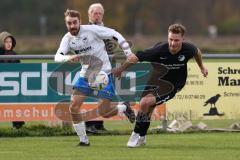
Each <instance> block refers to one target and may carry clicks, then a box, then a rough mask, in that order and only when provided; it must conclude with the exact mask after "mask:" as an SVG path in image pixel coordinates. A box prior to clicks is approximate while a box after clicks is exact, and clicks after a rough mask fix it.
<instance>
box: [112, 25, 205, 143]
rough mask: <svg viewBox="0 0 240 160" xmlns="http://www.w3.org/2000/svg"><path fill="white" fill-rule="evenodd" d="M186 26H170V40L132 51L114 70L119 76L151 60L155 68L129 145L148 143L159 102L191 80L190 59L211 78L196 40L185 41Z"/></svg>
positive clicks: (168, 97) (143, 94) (143, 95)
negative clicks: (132, 66) (138, 63)
mask: <svg viewBox="0 0 240 160" xmlns="http://www.w3.org/2000/svg"><path fill="white" fill-rule="evenodd" d="M185 32H186V29H185V27H184V26H183V25H181V24H173V25H171V26H169V28H168V42H160V43H157V44H156V45H155V46H153V47H152V48H149V49H146V50H144V51H138V52H137V53H136V55H134V54H132V55H131V56H130V57H128V58H127V60H126V61H125V62H124V63H123V64H122V65H121V66H120V67H118V68H115V69H113V70H112V72H113V74H114V75H115V76H116V77H120V76H121V73H122V72H123V71H124V70H126V69H127V68H128V67H129V66H131V65H132V64H134V63H137V62H138V61H140V62H142V61H146V62H151V64H152V66H153V71H152V72H151V76H150V79H149V81H148V82H147V85H146V87H145V89H144V91H143V93H142V97H141V100H140V103H139V105H140V109H139V112H138V115H137V118H136V124H135V128H134V131H133V132H132V135H131V137H130V138H129V141H128V143H127V146H128V147H139V146H142V145H144V144H146V134H147V130H148V128H149V126H150V117H151V114H152V111H153V109H154V108H155V107H156V105H159V104H162V103H164V102H166V101H168V100H170V99H171V98H173V97H174V96H175V94H176V93H177V92H178V91H180V90H181V89H182V88H183V87H184V85H185V83H186V79H187V62H188V60H189V59H191V58H193V57H194V59H195V60H196V62H197V64H198V66H199V68H200V70H201V73H202V74H203V76H204V77H207V75H208V70H207V68H205V67H204V65H203V62H202V56H201V51H200V50H199V49H198V48H197V47H195V46H194V45H193V44H192V43H188V42H183V41H184V35H185Z"/></svg>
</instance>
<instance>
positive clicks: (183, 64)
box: [136, 42, 197, 86]
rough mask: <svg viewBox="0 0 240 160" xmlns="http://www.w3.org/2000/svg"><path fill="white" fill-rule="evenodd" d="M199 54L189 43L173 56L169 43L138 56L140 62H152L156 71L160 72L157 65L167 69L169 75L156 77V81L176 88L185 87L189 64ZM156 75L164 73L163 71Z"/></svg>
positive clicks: (184, 43)
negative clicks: (163, 81)
mask: <svg viewBox="0 0 240 160" xmlns="http://www.w3.org/2000/svg"><path fill="white" fill-rule="evenodd" d="M196 53H197V48H196V47H195V46H194V45H193V44H191V43H188V42H183V44H182V49H181V50H180V51H179V52H178V53H177V54H174V55H173V54H171V53H170V51H169V45H168V42H160V43H158V44H156V45H155V46H153V47H152V48H149V49H146V50H144V51H138V52H137V54H136V56H137V57H138V59H139V61H147V62H151V63H152V65H153V68H154V70H159V68H162V67H157V65H161V66H164V67H166V68H167V70H168V71H167V73H166V74H165V75H164V76H163V75H156V74H155V76H154V77H156V79H158V78H159V77H162V76H163V77H162V78H161V79H164V80H167V81H169V82H171V83H172V84H173V85H174V86H179V85H180V86H181V85H184V84H185V82H186V78H187V62H188V60H189V59H190V58H192V57H193V56H194V55H195V54H196ZM156 73H162V72H161V71H159V72H156Z"/></svg>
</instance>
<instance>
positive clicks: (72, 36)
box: [55, 9, 135, 146]
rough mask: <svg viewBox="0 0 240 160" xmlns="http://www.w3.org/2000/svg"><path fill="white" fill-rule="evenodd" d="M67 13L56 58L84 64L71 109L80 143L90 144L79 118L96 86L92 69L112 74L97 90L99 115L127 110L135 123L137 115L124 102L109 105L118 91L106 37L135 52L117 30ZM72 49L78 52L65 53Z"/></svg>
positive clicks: (128, 52) (58, 60)
mask: <svg viewBox="0 0 240 160" xmlns="http://www.w3.org/2000/svg"><path fill="white" fill-rule="evenodd" d="M64 15H65V24H66V27H67V29H68V33H67V34H65V36H64V37H63V38H62V41H61V43H60V46H59V48H58V50H57V53H56V55H55V61H56V62H67V61H73V62H76V61H77V62H80V63H81V65H82V69H81V71H80V78H79V79H78V80H77V82H76V83H75V84H74V86H73V93H72V96H71V104H70V112H71V117H72V121H73V127H74V129H75V131H76V132H77V135H78V136H79V139H80V142H79V144H78V146H89V144H90V143H89V140H88V137H87V135H86V129H85V123H84V121H82V120H81V119H79V114H78V113H79V108H80V106H81V105H82V104H83V102H84V99H85V98H86V96H88V95H90V94H92V93H93V89H92V88H91V87H90V86H89V83H88V77H89V76H90V74H91V73H92V72H96V70H97V72H99V71H104V72H105V73H107V74H108V77H109V83H108V85H107V86H106V87H104V88H103V89H102V90H99V91H98V94H97V96H98V98H99V103H98V108H99V110H98V113H96V115H98V114H99V115H100V116H103V117H105V118H108V117H111V116H114V115H116V114H117V113H118V112H120V113H125V115H126V116H127V117H128V119H129V120H130V121H131V122H132V123H133V122H134V120H135V114H134V112H133V110H132V109H131V108H130V105H129V104H128V103H123V104H121V105H117V106H114V107H113V106H111V105H110V104H111V100H112V98H113V96H114V95H115V91H114V85H113V80H112V75H111V70H112V67H111V63H110V61H109V57H108V55H107V52H106V50H105V44H104V42H103V39H112V38H114V39H116V40H117V42H118V44H119V45H120V46H121V48H122V49H123V52H124V54H125V55H126V56H129V55H131V54H133V53H132V51H131V49H130V46H129V44H128V43H127V41H126V40H125V39H124V37H123V36H122V35H121V34H120V33H118V32H117V31H115V30H113V29H110V28H106V27H102V26H97V25H81V17H80V13H79V12H78V11H75V10H68V9H67V10H66V12H65V13H64ZM69 51H71V52H73V53H74V54H75V55H66V54H67V53H68V52H69ZM95 118H97V117H95ZM86 120H89V119H86Z"/></svg>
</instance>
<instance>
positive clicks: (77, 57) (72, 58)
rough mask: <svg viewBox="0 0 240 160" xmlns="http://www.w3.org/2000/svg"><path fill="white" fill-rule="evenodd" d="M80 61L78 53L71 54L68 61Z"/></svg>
mask: <svg viewBox="0 0 240 160" xmlns="http://www.w3.org/2000/svg"><path fill="white" fill-rule="evenodd" d="M79 61H80V56H79V55H73V56H71V58H70V60H69V62H72V63H76V62H79Z"/></svg>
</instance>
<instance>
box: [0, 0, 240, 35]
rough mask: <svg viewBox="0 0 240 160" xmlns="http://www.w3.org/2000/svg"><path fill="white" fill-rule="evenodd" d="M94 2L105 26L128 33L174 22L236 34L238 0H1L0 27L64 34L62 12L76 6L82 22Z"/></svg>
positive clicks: (157, 30) (239, 28)
mask: <svg viewBox="0 0 240 160" xmlns="http://www.w3.org/2000/svg"><path fill="white" fill-rule="evenodd" d="M94 2H100V3H102V4H103V6H104V8H105V16H104V22H105V25H106V26H109V27H112V28H115V29H117V30H118V31H120V32H122V33H124V34H128V35H135V34H144V35H156V34H163V33H166V31H167V27H168V26H169V25H170V24H172V23H175V22H179V23H182V24H184V25H185V26H187V29H188V33H189V34H193V35H206V34H208V28H209V26H216V27H217V29H218V33H219V34H220V35H235V34H240V1H239V0H201V1H199V0H121V1H113V0H49V1H48V0H45V1H39V0H1V1H0V30H1V31H2V30H8V31H9V32H11V33H13V34H17V35H26V36H28V35H42V36H45V35H56V34H64V33H65V32H66V28H65V25H64V21H63V18H64V17H63V12H64V11H65V10H66V9H67V8H70V9H77V10H79V11H80V12H81V14H82V22H83V23H84V24H86V23H88V17H87V10H88V7H89V5H90V4H91V3H94Z"/></svg>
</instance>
